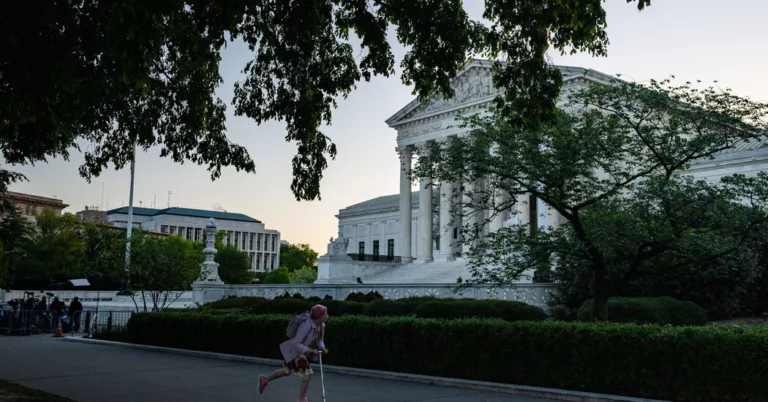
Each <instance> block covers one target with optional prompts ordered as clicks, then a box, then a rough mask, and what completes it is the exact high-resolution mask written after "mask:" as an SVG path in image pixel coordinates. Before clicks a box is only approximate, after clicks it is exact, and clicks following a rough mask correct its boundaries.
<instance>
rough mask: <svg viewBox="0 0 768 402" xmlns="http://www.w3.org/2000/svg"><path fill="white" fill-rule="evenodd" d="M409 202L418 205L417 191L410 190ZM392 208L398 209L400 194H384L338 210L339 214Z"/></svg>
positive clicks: (345, 214) (382, 210)
mask: <svg viewBox="0 0 768 402" xmlns="http://www.w3.org/2000/svg"><path fill="white" fill-rule="evenodd" d="M411 204H412V205H413V207H414V208H415V207H417V206H419V192H418V191H411ZM393 209H395V210H397V209H400V194H391V195H384V196H381V197H376V198H373V199H370V200H368V201H363V202H360V203H357V204H354V205H350V206H348V207H346V208H344V209H342V210H339V216H347V215H355V214H360V213H371V212H385V211H389V210H393Z"/></svg>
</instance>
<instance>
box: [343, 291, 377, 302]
mask: <svg viewBox="0 0 768 402" xmlns="http://www.w3.org/2000/svg"><path fill="white" fill-rule="evenodd" d="M382 299H384V296H382V295H380V294H379V292H368V293H363V292H355V293H350V294H349V295H348V296H347V299H346V300H347V301H353V302H360V303H370V302H372V301H374V300H382Z"/></svg>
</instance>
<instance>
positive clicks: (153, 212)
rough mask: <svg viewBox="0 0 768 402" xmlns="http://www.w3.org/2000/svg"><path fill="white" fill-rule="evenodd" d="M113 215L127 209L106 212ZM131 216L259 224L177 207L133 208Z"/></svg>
mask: <svg viewBox="0 0 768 402" xmlns="http://www.w3.org/2000/svg"><path fill="white" fill-rule="evenodd" d="M113 214H126V215H127V214H128V207H122V208H116V209H112V210H110V211H107V215H113ZM133 214H134V215H141V216H158V215H176V216H191V217H195V218H205V219H208V218H213V219H217V220H227V221H239V222H253V223H261V221H260V220H258V219H253V218H251V217H250V216H247V215H244V214H237V213H232V212H221V211H206V210H202V209H191V208H179V207H171V208H165V209H154V208H141V207H138V208H137V207H133Z"/></svg>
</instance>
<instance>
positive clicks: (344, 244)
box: [328, 236, 349, 255]
mask: <svg viewBox="0 0 768 402" xmlns="http://www.w3.org/2000/svg"><path fill="white" fill-rule="evenodd" d="M347 248H349V239H347V238H346V237H343V236H339V237H337V238H336V240H333V237H331V239H330V240H329V242H328V255H347Z"/></svg>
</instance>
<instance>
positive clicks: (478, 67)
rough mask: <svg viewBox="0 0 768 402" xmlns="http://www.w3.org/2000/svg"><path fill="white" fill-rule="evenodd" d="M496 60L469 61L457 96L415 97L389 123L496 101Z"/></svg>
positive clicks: (565, 69)
mask: <svg viewBox="0 0 768 402" xmlns="http://www.w3.org/2000/svg"><path fill="white" fill-rule="evenodd" d="M493 63H494V62H493V61H489V60H472V61H471V62H469V63H467V64H466V65H465V66H464V69H462V70H461V71H460V72H459V73H458V74H457V75H456V78H454V79H453V82H452V83H451V87H453V90H454V96H453V98H450V99H444V98H443V96H442V95H439V94H438V95H434V96H432V98H430V99H429V101H427V102H426V103H422V102H419V100H418V99H414V100H413V101H411V102H410V103H409V104H408V105H407V106H405V107H404V108H402V109H400V110H399V111H398V112H397V113H395V114H394V115H393V116H392V117H390V118H389V119H387V120H386V123H387V125H389V126H390V127H395V126H398V125H400V124H405V123H408V122H411V121H415V120H419V119H421V118H426V117H429V116H432V115H435V114H440V113H443V112H447V111H451V110H453V109H462V108H464V107H469V106H474V105H477V104H483V103H487V102H490V101H491V100H493V99H494V98H495V97H496V95H498V94H499V92H500V91H499V90H497V89H496V88H495V87H494V86H493V73H492V70H491V68H492V67H493ZM556 67H557V68H559V69H560V72H561V73H562V75H563V82H565V83H567V82H568V81H571V80H574V79H577V78H583V79H586V80H590V81H595V82H601V83H607V82H608V81H610V80H611V79H614V78H612V77H610V76H608V75H606V74H603V73H600V72H597V71H594V70H590V69H585V68H581V67H570V66H556Z"/></svg>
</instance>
